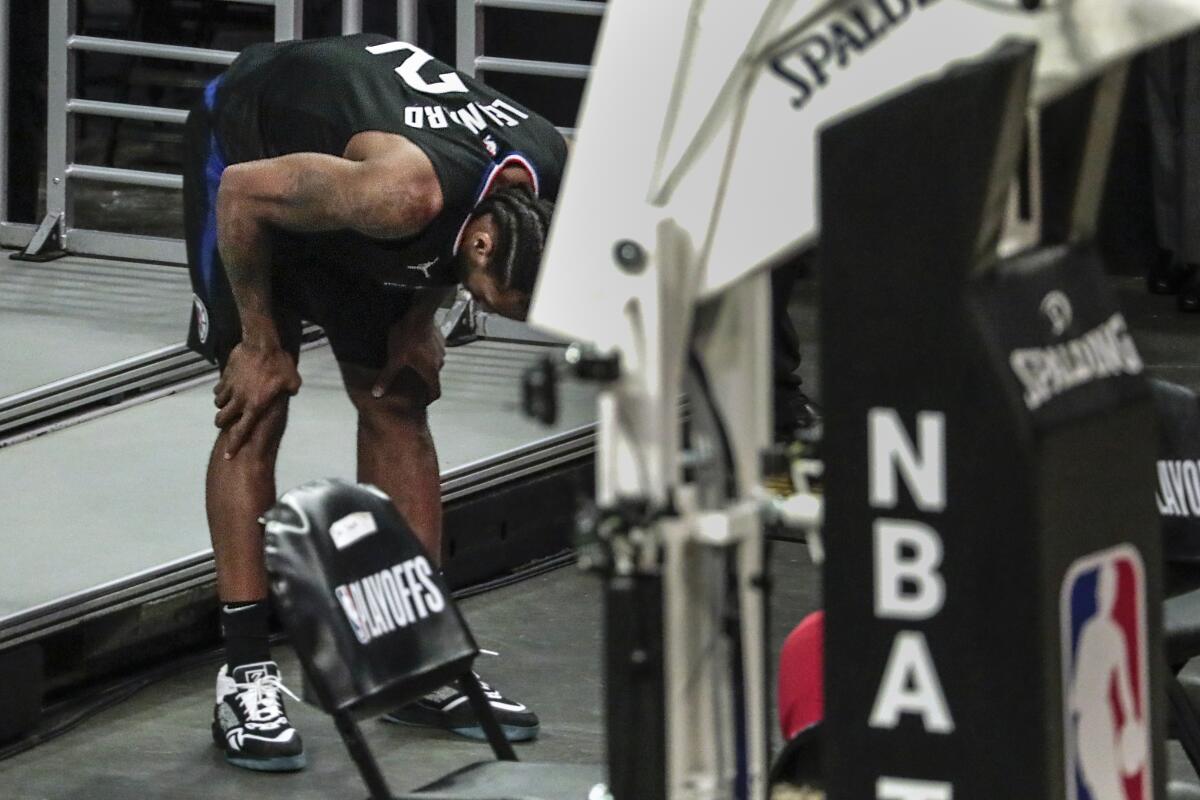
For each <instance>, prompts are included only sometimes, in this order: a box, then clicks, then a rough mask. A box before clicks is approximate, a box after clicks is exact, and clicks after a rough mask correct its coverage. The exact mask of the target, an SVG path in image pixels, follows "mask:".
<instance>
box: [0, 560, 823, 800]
mask: <svg viewBox="0 0 1200 800" xmlns="http://www.w3.org/2000/svg"><path fill="white" fill-rule="evenodd" d="M774 564H775V570H776V578H777V580H776V587H777V589H776V597H775V601H774V603H773V608H774V614H773V624H774V632H773V635H772V642H773V649H775V651H776V652H777V647H778V644H779V643H780V642H781V641H782V639H783V637H784V636H785V635H786V633H787V631H789V630H790V629H791V627H792V626H793V625H794V624H795V623H796V622H797V621H798V620H799V619H800V618H801V617H802V616H803V615H804V614H805V613H807V612H808V611H810V610H812V609H813V608H814V607H815V606H816V604H817V596H818V586H817V576H816V570H814V569H813V568H812V565H811V563H810V562H809V560H808V557H807V553H806V551H805V550H804V548H802V547H800V546H798V545H792V544H783V545H780V546H779V548H778V549H777V551H776V554H775V558H774ZM463 607H464V610H465V613H466V616H467V618H468V621H469V622H470V624H471V626H472V629H473V630H474V631H475V633H476V636H477V638H478V639H479V642H480V646H482V647H484V648H488V649H492V650H496V651H498V652H499V653H500V656H499V657H497V658H491V657H487V656H484V657H482V658H481V659H480V661H479V662H478V668H479V671H480V673H481V674H482V675H483V676H484V678H485V679H486V680H488V681H490V682H492V683H494V684H495V685H496V686H497V687H499V688H500V689H501V690H502V691H504V692H506V693H507V694H509V695H511V696H512V697H514V698H515V699H518V700H521V701H523V702H525V703H527V704H528V705H529V706H530V707H532V708H534V709H535V710H536V711H537V712H538V713H539V715H540V716H541V718H542V736H541V738H540V739H539V740H538V741H537V742H535V743H532V744H528V745H522V746H520V747H519V748H518V756H519V757H520V758H522V759H523V760H526V761H552V762H570V763H600V762H602V761H603V758H604V727H603V713H602V710H601V709H602V708H603V704H602V681H601V674H600V673H601V667H600V663H601V662H600V659H601V655H602V651H601V634H602V631H601V616H600V591H599V582H598V580H597V579H596V578H594V577H592V576H590V575H585V574H583V573H580V572H578V571H577V570H575V569H574V568H573V567H568V568H565V569H561V570H558V571H556V572H553V573H550V574H548V575H543V576H541V577H538V578H535V579H532V580H529V581H526V582H524V583H521V584H518V585H515V586H511V587H508V588H505V589H502V590H498V591H496V592H492V593H489V594H486V595H482V596H479V597H476V598H472V599H470V600H468V601H466V602H465V603H464V604H463ZM277 655H279V656H280V657H281V661H282V663H283V665H284V671H285V680H286V679H289V678H290V679H291V681H294V682H296V683H298V681H299V679H298V677H297V673H298V670H297V668H296V666H295V663H294V660H293V659H292V657H291V655H290V653H287V652H285V651H283V650H282V649H280V651H279V652H277ZM213 675H214V668H209V667H205V668H198V669H193V670H191V671H189V672H186V673H184V674H181V675H178V676H176V677H173V678H171V679H170V680H167V681H164V682H162V683H159V684H157V685H155V686H153V687H151V688H149V689H146V690H144V691H143V692H142V693H140V694H139V695H137V696H135V697H134V698H133V699H132V700H130V701H128V702H126V703H124V704H122V705H120V706H118V707H116V708H113V709H110V710H108V711H106V712H104V713H102V714H100V715H98V716H97V717H94V718H92V719H91V720H89V721H87V722H85V723H84V724H83V725H81V726H80V727H78V728H76V729H75V730H73V731H71V732H70V733H68V734H66V735H65V736H63V737H62V738H60V739H57V740H55V741H52V742H50V743H48V744H44V745H42V746H40V747H38V748H35V749H34V750H31V751H29V752H27V753H24V754H21V755H19V756H16V757H15V758H12V759H9V760H7V761H3V762H0V797H3V798H4V799H5V800H130V799H131V798H137V800H157V799H158V798H164V800H166V798H170V799H171V800H220V798H253V799H254V800H277V799H278V800H285V799H286V800H335V799H336V798H345V800H350V799H351V798H362V797H364V796H365V795H366V792H365V790H364V789H363V788H362V785H361V784H360V783H359V782H358V780H357V774H356V773H355V772H354V768H353V765H352V764H351V763H350V761H349V759H348V757H347V756H346V755H345V753H344V751H343V749H342V747H341V743H340V741H339V739H338V738H337V733H336V731H335V730H334V729H333V725H332V723H331V722H330V721H329V720H328V718H326V717H324V716H323V715H322V714H321V713H320V712H318V711H316V710H315V709H313V708H310V707H307V706H303V705H301V704H298V703H295V702H291V703H290V705H289V716H290V717H291V718H292V720H293V721H294V722H295V724H296V725H297V727H298V728H300V730H301V732H302V734H303V735H304V738H305V742H306V747H307V749H308V752H309V758H310V766H309V768H308V769H307V770H306V771H304V772H302V773H298V774H295V775H261V774H253V773H248V772H245V771H243V770H237V769H234V768H232V767H229V766H227V765H226V764H225V763H224V761H223V760H222V759H221V757H220V755H219V753H218V751H217V750H216V749H215V748H214V747H213V746H212V745H211V740H210V738H209V731H208V725H209V721H210V719H211V713H212V712H211V703H212V698H211V692H212V683H213ZM297 688H298V687H297ZM297 693H299V692H297ZM363 727H364V731H365V732H366V734H367V736H368V738H369V740H370V743H371V746H372V748H373V749H374V751H375V753H376V754H377V756H378V757H379V759H380V761H381V764H382V768H383V771H384V773H385V775H386V776H387V778H388V779H389V781H390V782H391V784H392V789H393V791H401V790H407V789H413V788H416V787H418V786H421V785H423V784H425V783H428V782H429V781H431V780H433V779H435V778H437V777H439V776H441V775H443V774H445V773H447V772H449V771H451V770H454V769H456V768H458V767H460V766H464V765H466V764H468V763H472V762H474V761H480V760H485V759H487V758H489V757H490V755H489V751H488V749H487V746H486V745H481V744H477V743H473V742H468V741H466V740H463V739H459V738H457V737H454V736H452V735H450V734H446V733H440V732H430V731H423V730H417V729H405V728H399V727H396V726H393V725H384V724H382V723H379V722H375V721H369V722H366V723H364V726H363Z"/></svg>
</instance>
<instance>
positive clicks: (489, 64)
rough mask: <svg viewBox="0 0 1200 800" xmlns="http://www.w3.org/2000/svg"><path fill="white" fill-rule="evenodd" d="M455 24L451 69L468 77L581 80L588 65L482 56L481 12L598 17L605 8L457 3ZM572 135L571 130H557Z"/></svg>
mask: <svg viewBox="0 0 1200 800" xmlns="http://www.w3.org/2000/svg"><path fill="white" fill-rule="evenodd" d="M457 3H458V5H457V9H456V10H457V14H456V23H455V37H456V38H455V66H456V67H457V68H458V70H459V71H460V72H466V73H467V74H469V75H474V74H476V72H477V71H482V72H506V73H510V74H516V75H541V76H546V77H551V78H575V79H579V80H584V79H586V78H587V77H588V75H590V74H591V71H592V68H591V66H590V65H589V64H572V63H567V62H560V61H534V60H530V59H524V58H500V57H497V56H488V55H484V54H483V52H482V50H483V12H484V10H485V9H488V8H506V9H512V10H516V11H541V12H546V13H550V14H573V15H576V16H587V17H602V16H604V9H605V4H604V3H601V2H595V0H457ZM559 130H561V131H562V132H563V133H565V134H567V135H572V134H573V133H574V129H572V128H560V129H559Z"/></svg>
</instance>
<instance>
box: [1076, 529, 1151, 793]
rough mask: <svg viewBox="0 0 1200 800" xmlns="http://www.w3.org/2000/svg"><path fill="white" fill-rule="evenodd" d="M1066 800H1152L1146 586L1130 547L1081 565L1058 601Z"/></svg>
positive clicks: (1087, 559)
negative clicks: (1063, 693) (1063, 696)
mask: <svg viewBox="0 0 1200 800" xmlns="http://www.w3.org/2000/svg"><path fill="white" fill-rule="evenodd" d="M1060 614H1061V624H1062V642H1063V645H1062V646H1063V690H1064V692H1065V695H1066V696H1065V698H1064V701H1065V702H1064V708H1065V711H1064V714H1065V719H1064V723H1065V725H1064V734H1065V735H1064V739H1065V742H1066V750H1067V752H1066V754H1065V755H1066V759H1065V763H1066V768H1067V774H1066V779H1067V798H1068V800H1152V796H1151V781H1150V777H1151V776H1150V766H1151V765H1150V725H1149V697H1150V694H1149V688H1148V676H1147V664H1148V658H1147V640H1146V582H1145V570H1144V568H1143V565H1142V559H1141V556H1140V555H1139V554H1138V552H1137V550H1135V549H1134V548H1133V547H1131V546H1129V545H1121V546H1119V547H1114V548H1112V549H1110V550H1104V551H1101V552H1099V553H1095V554H1093V555H1090V556H1085V557H1084V558H1081V559H1080V560H1078V561H1076V562H1075V564H1073V565H1072V566H1071V569H1070V570H1069V571H1068V572H1067V576H1066V579H1065V580H1064V581H1063V586H1062V594H1061V595H1060Z"/></svg>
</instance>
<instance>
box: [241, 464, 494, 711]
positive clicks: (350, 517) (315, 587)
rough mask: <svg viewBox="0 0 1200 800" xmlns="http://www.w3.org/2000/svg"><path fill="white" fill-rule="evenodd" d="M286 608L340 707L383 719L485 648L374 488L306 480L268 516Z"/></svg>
mask: <svg viewBox="0 0 1200 800" xmlns="http://www.w3.org/2000/svg"><path fill="white" fill-rule="evenodd" d="M264 522H265V524H266V558H267V571H268V573H269V574H270V580H271V591H272V594H273V596H274V600H275V607H276V610H277V612H278V614H279V616H280V618H281V620H282V622H283V625H284V627H285V628H286V630H287V632H288V634H289V636H290V637H291V642H292V645H293V646H294V647H295V649H296V653H297V655H298V656H299V658H300V661H301V663H302V664H303V666H304V671H305V676H306V678H307V683H306V686H305V693H306V695H308V696H310V697H311V698H312V699H314V700H315V701H316V703H317V704H318V705H319V706H320V707H321V708H322V709H324V710H325V711H326V712H328V713H330V714H334V713H339V712H348V713H351V714H353V715H354V716H356V717H360V718H361V717H367V716H373V715H376V714H379V713H382V712H383V711H387V710H390V709H392V708H395V707H396V706H398V705H403V704H404V703H407V702H410V701H412V700H414V699H416V698H417V697H419V696H421V695H422V694H424V693H426V692H428V691H430V690H432V689H434V688H436V687H438V686H440V685H442V684H445V683H447V682H449V681H451V680H453V679H454V678H456V677H458V676H460V675H462V674H463V673H464V672H466V671H467V670H468V669H470V664H471V660H472V659H473V658H474V657H475V656H476V655H477V654H478V648H477V647H476V645H475V641H474V639H473V638H472V636H471V634H470V631H469V630H468V629H467V627H466V624H465V623H464V622H463V619H462V617H461V616H460V614H459V612H458V609H457V608H456V607H455V605H454V602H453V600H452V599H451V597H450V591H449V589H448V588H447V586H446V584H445V582H444V581H443V580H442V578H441V576H440V574H439V573H438V570H437V568H436V567H435V565H434V564H433V562H432V560H431V559H430V558H429V555H428V554H427V553H426V552H425V550H424V549H423V548H422V546H421V543H420V542H419V541H418V540H417V538H416V537H415V536H414V535H413V533H412V530H411V529H410V528H409V526H408V524H407V523H406V522H405V521H404V519H403V518H402V517H401V516H400V514H399V513H398V512H397V511H396V509H395V507H394V506H393V505H392V503H391V501H390V500H389V499H388V498H387V496H386V495H384V494H383V493H382V492H380V491H379V490H377V489H375V488H373V487H367V486H359V485H354V484H350V483H346V482H343V481H337V480H319V481H313V482H311V483H306V484H304V485H303V486H300V487H298V488H296V489H293V490H291V491H290V492H288V493H287V494H285V495H284V496H283V497H282V498H281V499H280V501H279V502H278V503H277V504H276V505H275V507H274V508H272V509H271V510H270V511H268V512H267V514H266V515H265V517H264Z"/></svg>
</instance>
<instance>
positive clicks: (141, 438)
mask: <svg viewBox="0 0 1200 800" xmlns="http://www.w3.org/2000/svg"><path fill="white" fill-rule="evenodd" d="M544 352H545V349H544V348H540V347H536V346H529V345H516V344H500V343H493V342H477V343H473V344H470V345H466V346H465V347H461V348H454V349H451V350H449V351H448V353H447V358H446V368H445V371H444V372H443V375H442V387H443V396H442V399H441V400H440V401H438V402H437V403H436V404H435V405H434V406H433V407H432V408H431V413H430V417H431V425H432V428H433V432H434V439H435V441H436V443H437V447H438V451H439V456H440V464H441V466H442V469H443V472H446V471H449V470H452V469H455V468H459V467H462V466H465V465H467V464H470V463H473V462H476V461H479V460H481V459H486V458H489V457H492V456H494V455H496V454H499V453H502V452H505V451H509V450H511V449H513V448H518V447H523V446H525V445H527V444H528V443H530V442H531V441H534V440H537V439H539V438H542V437H545V436H548V435H552V434H554V433H556V432H561V431H565V430H570V429H573V428H577V427H579V426H581V425H584V424H587V423H588V422H590V421H592V420H594V419H595V411H594V409H595V404H594V402H593V400H592V395H591V393H590V390H589V389H587V388H585V387H582V386H579V385H571V386H567V387H565V389H564V394H563V404H562V410H563V413H562V419H561V420H560V422H559V424H558V425H557V426H556V427H555V428H545V427H543V426H541V425H540V424H539V423H536V422H533V421H531V420H529V419H527V418H525V417H524V416H523V415H522V414H521V412H520V411H519V409H518V407H517V401H518V399H519V396H520V383H519V381H520V373H521V371H522V369H523V368H524V367H525V366H526V365H527V364H529V363H532V361H534V360H535V359H536V358H538V357H539V356H540V355H542V354H543V353H544ZM301 374H302V376H303V378H304V385H303V387H302V388H301V390H300V394H299V395H297V396H296V397H295V398H294V399H293V401H292V405H291V414H290V419H289V427H288V433H287V435H286V436H285V437H284V444H283V449H282V452H281V457H280V466H279V487H280V490H281V491H282V490H284V489H286V488H288V487H290V486H293V485H296V484H299V483H303V482H304V481H307V480H311V479H313V478H317V477H344V478H353V477H354V463H355V460H354V441H355V424H356V423H355V415H354V412H353V409H352V407H351V406H350V402H349V400H347V399H346V397H345V394H344V392H343V390H342V385H341V379H340V377H339V374H338V370H337V364H336V362H335V361H334V359H333V357H332V354H331V352H330V350H329V348H328V347H316V348H313V349H310V350H308V351H306V352H305V353H304V354H303V355H302V357H301ZM214 380H215V375H214V376H212V377H210V378H207V379H204V380H202V381H201V382H200V383H199V385H195V386H193V387H192V388H190V389H187V390H186V391H181V392H178V393H177V394H174V395H171V396H168V397H163V398H160V399H157V400H153V401H150V402H147V403H143V404H141V405H137V406H134V407H131V408H125V409H121V410H118V411H116V412H115V413H112V414H109V415H106V416H103V417H99V418H97V419H93V420H90V421H87V422H84V423H81V424H79V425H76V426H73V427H70V428H67V429H65V430H62V431H57V432H55V433H51V434H48V435H45V436H42V437H39V438H36V439H32V440H29V441H25V442H21V443H19V444H15V445H11V446H9V447H6V448H4V449H3V451H2V452H3V457H0V487H3V489H2V491H0V499H2V500H3V502H0V552H3V553H4V554H5V557H4V558H3V559H0V623H2V622H3V619H4V618H5V617H6V616H10V615H13V614H16V613H18V612H22V611H25V610H28V609H30V608H33V607H35V606H38V605H40V604H43V603H47V602H50V601H53V600H57V599H59V598H62V597H64V596H67V595H70V594H73V593H76V592H80V591H84V590H89V589H92V588H95V587H97V586H100V585H103V584H105V583H108V582H110V581H115V580H119V579H123V578H126V577H127V576H130V575H133V574H135V573H138V572H141V571H143V570H147V569H151V568H155V567H158V566H160V565H163V564H167V563H169V562H172V561H175V560H178V559H181V558H186V557H189V556H192V555H194V554H196V553H198V552H202V551H207V550H208V549H209V540H208V529H207V525H206V522H205V516H204V470H205V465H206V463H207V459H208V453H209V451H210V449H211V447H212V442H213V440H214V438H215V435H216V429H215V428H214V427H213V416H214V414H215V411H216V409H215V408H214V407H213V402H212V391H211V387H212V383H213V381H214Z"/></svg>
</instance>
